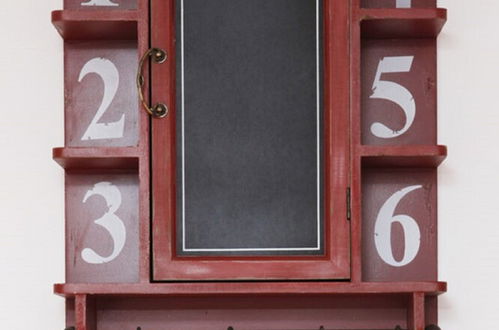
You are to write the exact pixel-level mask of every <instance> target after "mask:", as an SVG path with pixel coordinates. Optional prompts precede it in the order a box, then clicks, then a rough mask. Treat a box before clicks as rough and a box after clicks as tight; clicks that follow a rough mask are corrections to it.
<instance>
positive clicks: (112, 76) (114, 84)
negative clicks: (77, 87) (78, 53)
mask: <svg viewBox="0 0 499 330" xmlns="http://www.w3.org/2000/svg"><path fill="white" fill-rule="evenodd" d="M90 73H96V74H98V75H99V76H100V77H101V78H102V80H103V81H104V97H103V98H102V103H101V105H100V106H99V109H98V110H97V113H96V114H95V116H94V118H93V119H92V122H91V123H90V125H89V126H88V128H87V130H86V131H85V133H84V134H83V136H82V138H81V140H82V141H83V140H97V139H117V138H122V137H123V134H124V131H125V114H123V115H122V116H121V118H120V120H118V121H115V122H112V123H99V122H98V121H99V120H100V119H101V117H102V115H104V113H105V112H106V110H107V109H108V108H109V105H111V102H112V101H113V99H114V96H115V95H116V92H117V91H118V85H119V83H120V75H119V72H118V69H117V68H116V66H115V65H114V64H113V62H111V61H110V60H108V59H105V58H99V57H97V58H93V59H91V60H90V61H88V62H87V63H86V64H85V65H84V66H83V68H82V69H81V72H80V77H79V78H78V82H81V81H82V80H83V78H85V76H86V75H88V74H90Z"/></svg>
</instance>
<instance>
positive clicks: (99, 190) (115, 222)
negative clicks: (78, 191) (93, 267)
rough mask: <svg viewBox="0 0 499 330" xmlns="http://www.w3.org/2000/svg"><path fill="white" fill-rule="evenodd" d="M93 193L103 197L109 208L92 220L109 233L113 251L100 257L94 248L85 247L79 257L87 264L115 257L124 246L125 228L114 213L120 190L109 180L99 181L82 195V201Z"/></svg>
mask: <svg viewBox="0 0 499 330" xmlns="http://www.w3.org/2000/svg"><path fill="white" fill-rule="evenodd" d="M94 195H97V196H101V197H102V198H104V200H105V201H106V203H107V206H108V207H109V210H108V211H107V212H106V213H105V214H104V215H103V216H102V217H100V218H99V219H97V220H95V221H94V222H95V223H96V224H98V225H99V226H101V227H104V229H106V230H107V231H108V232H109V234H110V235H111V238H112V239H113V243H114V247H113V252H112V253H111V255H109V256H108V257H102V256H100V255H99V254H97V252H95V251H94V250H92V249H89V248H85V249H83V251H81V257H82V258H83V260H85V261H86V262H87V263H89V264H103V263H107V262H110V261H112V260H114V259H116V258H117V257H118V255H119V254H120V252H121V250H122V249H123V247H124V246H125V241H126V228H125V225H124V224H123V222H122V221H121V219H120V218H118V216H117V215H116V214H114V213H115V212H116V211H117V210H118V209H119V208H120V205H121V192H120V190H119V189H118V188H117V187H116V186H114V185H112V184H111V183H109V182H99V183H97V184H96V185H95V186H94V187H93V189H90V190H89V191H87V193H86V194H85V197H83V203H85V202H86V201H87V200H88V199H89V198H90V197H92V196H94Z"/></svg>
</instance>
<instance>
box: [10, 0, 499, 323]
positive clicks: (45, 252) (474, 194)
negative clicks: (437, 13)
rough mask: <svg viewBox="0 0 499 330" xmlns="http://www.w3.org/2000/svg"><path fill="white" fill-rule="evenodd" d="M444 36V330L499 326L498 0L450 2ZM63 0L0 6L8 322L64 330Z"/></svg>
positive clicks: (445, 3)
mask: <svg viewBox="0 0 499 330" xmlns="http://www.w3.org/2000/svg"><path fill="white" fill-rule="evenodd" d="M440 6H441V7H446V8H448V9H449V21H448V23H447V25H446V27H445V28H444V31H443V33H442V35H441V37H440V39H439V93H440V94H439V135H440V138H439V142H440V143H441V144H446V145H448V146H449V157H448V159H447V160H446V162H445V163H444V165H443V166H442V167H441V168H440V170H439V173H440V182H439V183H440V190H439V202H440V209H439V217H440V218H439V221H440V227H439V230H440V247H439V248H440V278H441V280H445V281H448V282H449V292H448V293H447V294H445V295H443V296H442V297H441V299H440V319H441V322H440V325H441V327H442V328H443V329H446V330H470V329H479V328H481V329H495V328H497V324H498V321H499V313H498V312H497V311H496V309H497V303H496V301H497V296H498V295H499V287H498V286H497V285H496V282H497V281H496V277H498V276H499V264H498V262H497V261H498V255H499V219H498V215H499V197H498V196H499V194H498V192H497V188H496V187H497V183H499V178H498V175H497V169H498V168H499V153H497V152H496V144H497V143H498V142H499V111H498V109H496V103H497V102H498V100H499V99H498V96H499V83H498V79H499V63H498V61H497V58H499V36H498V35H497V32H498V31H499V20H497V13H498V12H499V2H498V1H496V0H474V1H472V0H441V1H440ZM61 7H62V1H61V0H43V1H35V0H32V1H30V0H11V1H6V0H4V1H2V3H1V7H0V45H1V46H0V91H1V93H0V113H1V114H2V116H1V118H0V150H1V152H2V157H1V162H0V217H1V218H0V224H1V226H2V227H1V230H0V265H2V266H1V268H0V328H2V329H63V327H64V301H63V299H62V298H59V297H57V296H54V295H53V294H52V284H53V283H55V282H63V281H64V209H63V205H64V200H63V193H64V191H63V190H64V186H63V172H62V170H61V169H60V168H59V167H58V166H57V165H56V164H55V163H54V162H53V161H52V160H51V148H52V147H54V146H62V145H63V82H62V79H63V71H62V69H63V67H62V65H63V62H62V61H63V58H62V55H63V53H62V51H63V49H62V41H61V39H60V38H59V36H58V35H57V33H56V31H55V29H54V28H53V27H52V26H51V23H50V11H51V10H53V9H58V8H61Z"/></svg>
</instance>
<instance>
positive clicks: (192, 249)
mask: <svg viewBox="0 0 499 330" xmlns="http://www.w3.org/2000/svg"><path fill="white" fill-rule="evenodd" d="M319 1H320V0H315V21H316V24H315V26H316V33H315V36H316V43H315V44H316V88H317V101H316V109H317V111H316V112H317V135H316V136H317V196H318V198H317V245H316V246H314V247H289V248H187V247H186V245H187V244H186V235H185V232H186V230H185V227H186V226H185V135H184V109H185V97H184V94H185V93H184V90H185V85H184V82H185V80H184V0H180V4H181V5H180V6H181V7H180V26H181V31H180V39H181V40H180V52H181V91H180V93H181V102H182V104H181V107H182V111H181V114H182V115H181V127H182V129H181V133H180V136H181V144H182V252H187V253H188V252H266V251H268V252H272V251H276V252H278V251H286V252H292V251H320V250H321V198H320V196H321V168H320V167H321V152H320V151H321V145H320V143H321V141H320V136H321V126H320V110H321V106H320V105H321V104H320V103H321V101H320V100H321V88H320V79H321V75H320V62H319V61H320V40H319V38H320V12H319V6H320V2H319Z"/></svg>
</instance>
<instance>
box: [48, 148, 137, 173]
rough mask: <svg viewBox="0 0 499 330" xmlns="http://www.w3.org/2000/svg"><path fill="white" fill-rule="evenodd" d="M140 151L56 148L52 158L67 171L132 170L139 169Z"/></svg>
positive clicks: (133, 149)
mask: <svg viewBox="0 0 499 330" xmlns="http://www.w3.org/2000/svg"><path fill="white" fill-rule="evenodd" d="M139 157H140V150H139V148H136V147H129V148H128V147H127V148H119V147H116V148H112V147H111V148H93V147H90V148H54V149H53V150H52V158H53V159H54V160H55V161H56V162H57V163H58V164H59V165H60V166H61V167H62V168H64V169H65V170H67V171H74V170H130V171H137V170H138V168H139Z"/></svg>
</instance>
